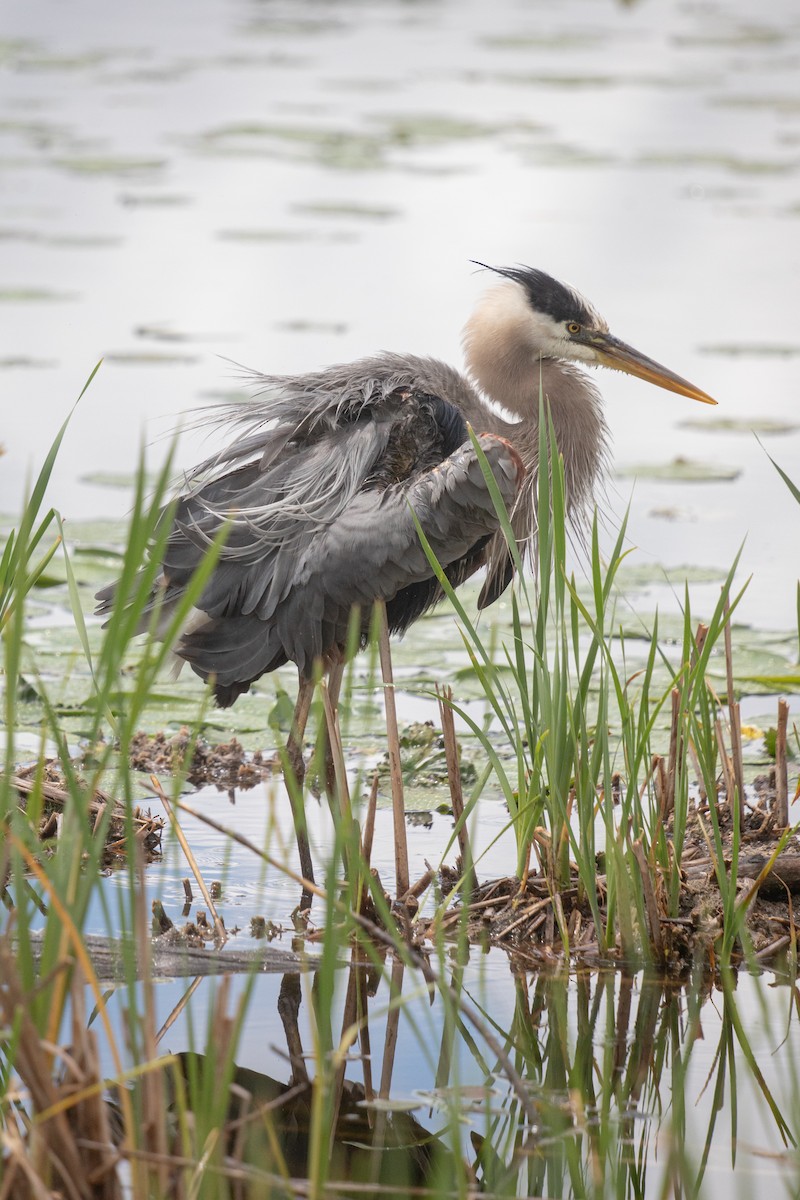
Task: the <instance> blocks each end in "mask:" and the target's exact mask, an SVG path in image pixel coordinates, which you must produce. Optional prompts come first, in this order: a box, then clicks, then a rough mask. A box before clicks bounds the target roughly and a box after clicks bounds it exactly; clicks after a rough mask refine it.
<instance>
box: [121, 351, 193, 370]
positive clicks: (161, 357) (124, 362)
mask: <svg viewBox="0 0 800 1200" xmlns="http://www.w3.org/2000/svg"><path fill="white" fill-rule="evenodd" d="M103 362H107V363H116V364H117V365H119V366H126V367H152V366H165V367H186V366H191V365H192V364H193V363H197V362H200V358H199V356H198V355H197V354H177V353H173V352H170V351H167V350H109V351H107V352H106V354H104V355H103Z"/></svg>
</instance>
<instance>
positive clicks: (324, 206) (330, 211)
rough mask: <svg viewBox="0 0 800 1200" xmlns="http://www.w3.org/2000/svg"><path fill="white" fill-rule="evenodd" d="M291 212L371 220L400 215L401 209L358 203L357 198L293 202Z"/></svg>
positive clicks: (303, 214)
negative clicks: (345, 201) (340, 200)
mask: <svg viewBox="0 0 800 1200" xmlns="http://www.w3.org/2000/svg"><path fill="white" fill-rule="evenodd" d="M292 212H296V213H299V214H300V215H301V216H306V217H346V218H347V217H355V218H357V219H359V220H360V219H361V218H365V219H367V220H371V221H388V220H389V219H390V218H392V217H399V216H402V210H401V209H399V208H391V207H389V206H388V205H378V204H359V202H358V201H357V200H352V201H349V202H347V203H344V202H341V203H340V202H337V201H324V200H321V201H319V202H318V203H313V204H312V203H308V204H293V205H292Z"/></svg>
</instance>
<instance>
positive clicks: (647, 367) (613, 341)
mask: <svg viewBox="0 0 800 1200" xmlns="http://www.w3.org/2000/svg"><path fill="white" fill-rule="evenodd" d="M590 344H591V345H592V346H593V347H594V348H595V350H596V351H597V355H598V359H599V361H600V362H601V363H602V364H603V366H604V367H611V368H612V370H614V371H625V372H626V373H627V374H628V375H637V376H638V377H639V379H646V380H647V382H648V383H654V384H655V385H656V386H657V387H662V388H666V389H667V391H668V392H678V393H679V395H681V396H689V397H690V399H692V400H701V401H702V403H703V404H716V403H717V402H716V400H714V399H713V397H711V396H709V395H708V394H707V393H706V392H701V391H700V388H698V387H695V386H694V384H693V383H689V381H688V379H683V378H682V377H681V376H680V375H676V374H675V372H674V371H670V370H668V369H667V368H666V367H662V366H661V364H660V363H657V362H654V360H653V359H652V358H648V357H647V355H646V354H640V353H639V351H638V350H634V348H633V346H629V345H628V344H627V342H621V341H620V340H619V338H615V337H614V336H613V334H610V333H600V334H593V335H592V337H591V339H590Z"/></svg>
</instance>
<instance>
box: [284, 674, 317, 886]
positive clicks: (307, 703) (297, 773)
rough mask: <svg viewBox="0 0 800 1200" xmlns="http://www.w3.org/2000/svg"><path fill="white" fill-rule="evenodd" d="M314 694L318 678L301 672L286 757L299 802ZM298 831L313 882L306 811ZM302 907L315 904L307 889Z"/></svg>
mask: <svg viewBox="0 0 800 1200" xmlns="http://www.w3.org/2000/svg"><path fill="white" fill-rule="evenodd" d="M313 695H314V681H313V680H312V679H306V677H305V676H304V675H302V674H301V675H300V677H299V680H298V684H297V703H296V704H295V706H294V716H293V717H292V728H291V731H290V733H289V740H288V741H287V743H286V757H287V759H288V760H289V766H290V768H291V771H292V774H293V775H294V780H295V783H296V785H297V788H296V790H297V793H298V796H297V803H298V804H302V802H303V797H302V791H303V780H304V779H305V776H306V764H305V762H304V761H303V734H304V733H305V731H306V725H307V723H308V714H309V712H310V710H311V700H312V697H313ZM294 828H295V835H296V837H297V852H298V854H299V855H300V874H301V875H302V876H303V878H304V879H307V880H308V881H309V883H313V882H314V865H313V863H312V861H311V847H310V846H309V844H308V832H307V830H306V828H305V818H304V815H303V814H302V813H300V814H299V815H298V814H297V813H295V819H294ZM300 907H301V908H310V907H311V893H310V892H309V891H306V890H305V889H303V896H302V899H301V901H300Z"/></svg>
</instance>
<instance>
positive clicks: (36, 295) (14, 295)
mask: <svg viewBox="0 0 800 1200" xmlns="http://www.w3.org/2000/svg"><path fill="white" fill-rule="evenodd" d="M77 299H78V297H77V295H76V293H75V292H56V291H53V289H52V288H39V287H10V288H9V287H6V288H0V303H3V304H16V303H22V304H39V303H46V304H49V303H52V302H53V301H57V302H59V303H60V302H61V301H63V300H77Z"/></svg>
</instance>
